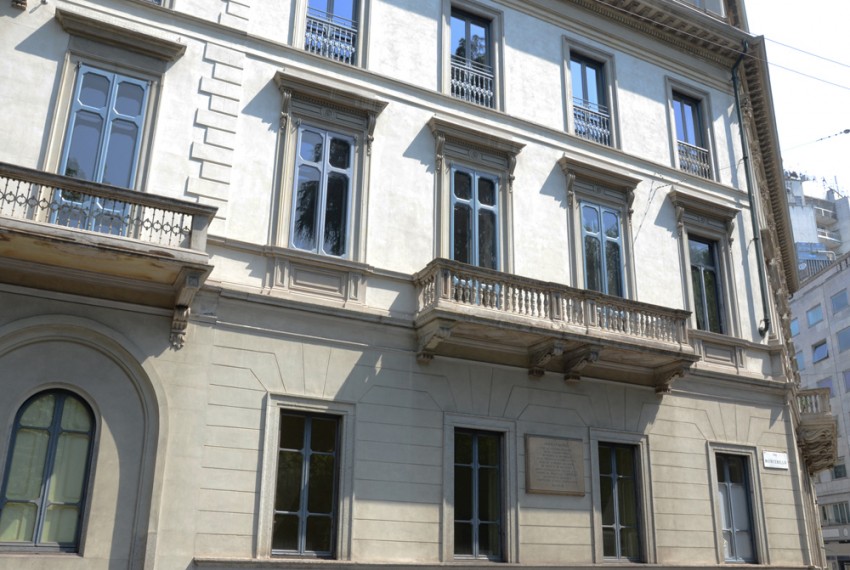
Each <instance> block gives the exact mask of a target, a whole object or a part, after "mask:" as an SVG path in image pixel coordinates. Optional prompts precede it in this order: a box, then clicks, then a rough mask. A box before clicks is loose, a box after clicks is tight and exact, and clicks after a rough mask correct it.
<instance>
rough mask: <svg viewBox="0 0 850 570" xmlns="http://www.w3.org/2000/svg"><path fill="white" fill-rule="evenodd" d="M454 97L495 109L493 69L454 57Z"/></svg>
mask: <svg viewBox="0 0 850 570" xmlns="http://www.w3.org/2000/svg"><path fill="white" fill-rule="evenodd" d="M451 73H452V78H451V89H452V97H457V98H458V99H463V100H464V101H469V102H470V103H475V104H476V105H481V106H482V107H491V108H492V107H495V106H496V96H495V91H494V81H495V79H494V75H493V67H492V66H489V65H485V64H482V63H477V62H474V61H469V60H466V59H464V58H462V57H457V56H454V55H453V56H452V70H451Z"/></svg>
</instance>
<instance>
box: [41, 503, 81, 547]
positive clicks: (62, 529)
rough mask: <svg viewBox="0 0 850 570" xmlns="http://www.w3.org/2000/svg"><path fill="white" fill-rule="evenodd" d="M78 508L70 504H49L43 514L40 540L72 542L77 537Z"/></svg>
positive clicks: (62, 542)
mask: <svg viewBox="0 0 850 570" xmlns="http://www.w3.org/2000/svg"><path fill="white" fill-rule="evenodd" d="M78 519H79V510H78V509H77V507H75V506H71V505H50V506H49V507H47V513H45V516H44V527H43V529H42V532H41V539H40V540H41V541H43V542H58V543H60V544H68V543H73V542H74V541H75V539H76V538H77V520H78Z"/></svg>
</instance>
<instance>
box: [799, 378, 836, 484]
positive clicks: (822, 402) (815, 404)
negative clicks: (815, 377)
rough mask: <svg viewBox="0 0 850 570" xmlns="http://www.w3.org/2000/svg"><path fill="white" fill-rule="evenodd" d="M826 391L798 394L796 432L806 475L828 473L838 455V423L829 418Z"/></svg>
mask: <svg viewBox="0 0 850 570" xmlns="http://www.w3.org/2000/svg"><path fill="white" fill-rule="evenodd" d="M829 399H830V389H829V388H813V389H809V390H800V391H799V392H798V393H797V412H798V413H799V415H800V426H799V428H798V430H797V437H798V439H799V446H800V450H801V452H802V454H803V460H804V461H805V463H806V467H807V468H808V470H809V473H811V474H815V473H817V472H818V471H823V470H824V469H829V468H830V467H832V466H833V465H835V461H836V457H837V455H838V420H837V419H836V418H835V416H833V415H832V408H831V406H830V403H829Z"/></svg>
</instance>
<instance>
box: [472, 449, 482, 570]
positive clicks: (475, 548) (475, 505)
mask: <svg viewBox="0 0 850 570" xmlns="http://www.w3.org/2000/svg"><path fill="white" fill-rule="evenodd" d="M479 467H480V466H479V463H478V434H474V435H473V436H472V556H473V557H474V558H478V556H479V539H480V532H479V531H480V524H481V519H480V518H479V516H478V509H479V506H480V505H479V501H478V483H479V481H478V478H479V477H480V471H479Z"/></svg>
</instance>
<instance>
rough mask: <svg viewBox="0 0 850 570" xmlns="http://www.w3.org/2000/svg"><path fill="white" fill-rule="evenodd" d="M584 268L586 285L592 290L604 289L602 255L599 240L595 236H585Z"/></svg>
mask: <svg viewBox="0 0 850 570" xmlns="http://www.w3.org/2000/svg"><path fill="white" fill-rule="evenodd" d="M584 270H585V279H586V281H587V283H586V287H587V288H588V289H590V290H591V291H600V292H601V291H602V256H601V252H600V247H599V240H598V239H596V238H595V237H591V236H585V238H584Z"/></svg>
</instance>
